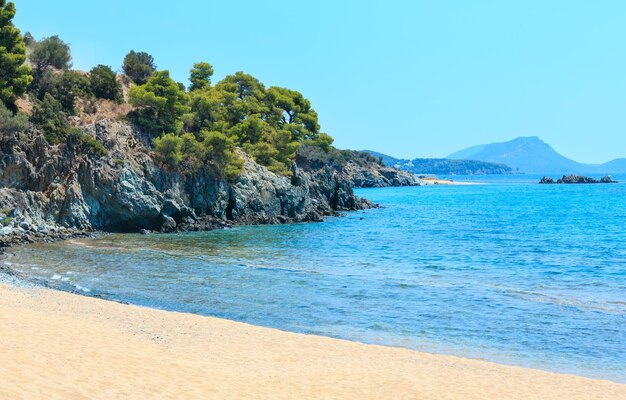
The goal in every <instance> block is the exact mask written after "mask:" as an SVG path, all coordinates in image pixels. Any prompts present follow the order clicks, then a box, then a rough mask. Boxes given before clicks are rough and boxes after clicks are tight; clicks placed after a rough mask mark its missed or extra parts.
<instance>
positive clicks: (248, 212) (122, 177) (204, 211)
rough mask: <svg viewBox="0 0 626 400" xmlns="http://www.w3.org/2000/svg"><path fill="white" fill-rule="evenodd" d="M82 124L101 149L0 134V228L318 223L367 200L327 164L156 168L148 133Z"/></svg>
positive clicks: (168, 228) (5, 231)
mask: <svg viewBox="0 0 626 400" xmlns="http://www.w3.org/2000/svg"><path fill="white" fill-rule="evenodd" d="M83 130H84V132H85V133H86V134H89V135H91V136H93V137H94V138H96V139H97V140H98V141H99V142H100V143H102V144H103V145H104V146H105V147H106V148H107V150H108V151H109V154H108V155H107V156H105V157H102V158H99V157H95V156H91V155H88V154H87V152H85V151H84V149H80V148H79V146H80V145H79V144H78V143H73V142H71V141H70V142H67V143H64V144H61V145H56V146H50V145H49V144H48V143H47V142H46V141H45V139H44V138H43V136H42V135H41V134H40V133H38V132H36V131H32V130H31V131H28V132H21V133H11V134H3V136H2V137H0V211H1V212H0V235H4V236H6V235H16V234H17V235H23V234H27V233H28V232H32V233H42V232H73V231H72V230H78V231H90V230H105V231H116V232H139V231H141V230H144V231H164V232H173V231H177V230H205V229H211V228H214V227H219V226H224V225H228V224H261V223H262V224H266V223H285V222H292V221H318V220H321V219H322V217H323V216H327V215H333V214H334V213H335V212H337V211H341V210H357V209H363V208H367V207H371V206H372V204H371V203H370V202H368V201H367V200H363V199H360V198H358V197H356V196H355V195H354V193H353V192H352V186H351V183H350V181H348V180H347V179H346V177H345V175H343V174H342V173H341V172H340V171H337V170H336V169H334V168H332V167H326V166H325V167H323V168H319V169H316V170H311V171H308V172H305V171H303V170H301V169H298V168H297V167H295V168H294V170H293V175H292V176H290V177H285V176H278V175H276V174H274V173H272V172H270V171H268V170H267V169H266V168H265V167H263V166H260V165H258V164H256V163H255V162H254V161H253V160H252V159H251V158H250V157H248V156H247V155H246V154H244V153H240V155H241V156H242V157H243V158H244V170H243V173H242V175H241V176H240V177H239V178H238V179H237V180H235V181H234V182H227V181H225V180H221V179H215V178H213V177H211V176H209V175H208V174H206V173H197V174H195V175H194V176H187V175H182V174H180V173H177V172H173V171H170V170H168V169H166V168H164V167H162V166H160V165H159V164H158V163H155V162H154V161H153V158H152V156H151V153H150V151H151V150H150V147H149V146H148V139H147V138H146V137H144V136H143V135H142V134H141V133H140V132H138V131H137V130H135V129H134V128H133V127H131V126H130V125H128V124H127V123H124V122H117V121H112V120H102V121H98V122H97V123H95V124H92V125H89V126H86V127H85V128H83ZM3 216H4V217H3Z"/></svg>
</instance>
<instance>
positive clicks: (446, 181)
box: [420, 177, 482, 186]
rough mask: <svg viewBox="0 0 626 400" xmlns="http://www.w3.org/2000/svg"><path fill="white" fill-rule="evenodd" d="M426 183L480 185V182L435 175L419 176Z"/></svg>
mask: <svg viewBox="0 0 626 400" xmlns="http://www.w3.org/2000/svg"><path fill="white" fill-rule="evenodd" d="M420 179H421V180H422V181H424V183H425V184H427V185H450V186H467V185H482V183H480V182H466V181H453V180H451V179H439V178H435V177H425V178H420Z"/></svg>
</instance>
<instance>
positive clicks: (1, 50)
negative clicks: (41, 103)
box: [0, 0, 32, 112]
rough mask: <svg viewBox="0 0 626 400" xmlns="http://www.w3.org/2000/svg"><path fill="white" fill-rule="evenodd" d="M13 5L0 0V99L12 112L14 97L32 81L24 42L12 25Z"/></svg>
mask: <svg viewBox="0 0 626 400" xmlns="http://www.w3.org/2000/svg"><path fill="white" fill-rule="evenodd" d="M14 16H15V5H14V4H13V3H12V2H8V3H7V2H6V0H0V101H2V102H3V103H4V104H5V105H6V106H7V107H8V108H9V109H11V110H12V111H13V112H15V111H17V108H16V106H15V101H16V99H17V98H18V97H19V96H21V95H23V94H24V93H25V92H26V88H27V87H28V85H29V84H30V82H31V81H32V76H31V74H30V68H29V67H28V66H26V65H24V61H26V44H25V43H24V38H23V37H22V35H21V34H20V30H19V29H17V28H16V27H15V26H13V17H14Z"/></svg>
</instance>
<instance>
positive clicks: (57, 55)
mask: <svg viewBox="0 0 626 400" xmlns="http://www.w3.org/2000/svg"><path fill="white" fill-rule="evenodd" d="M29 58H30V61H31V62H32V63H33V65H34V66H35V81H37V79H38V78H40V77H41V76H42V75H43V74H44V72H46V71H47V70H48V69H49V68H51V67H52V68H56V69H62V70H67V69H69V68H70V67H71V66H72V54H71V52H70V46H69V45H68V44H67V43H65V42H64V41H62V40H61V39H60V38H59V37H58V36H56V35H55V36H50V37H47V38H45V39H43V40H41V41H38V42H35V43H34V44H33V50H32V51H31V53H30V56H29Z"/></svg>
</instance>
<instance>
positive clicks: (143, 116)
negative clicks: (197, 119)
mask: <svg viewBox="0 0 626 400" xmlns="http://www.w3.org/2000/svg"><path fill="white" fill-rule="evenodd" d="M129 99H130V103H131V104H133V105H134V106H137V107H139V108H138V109H137V110H135V111H133V113H132V115H131V117H132V118H133V119H134V120H135V122H136V123H137V125H139V126H140V127H141V128H143V129H145V130H146V131H147V132H149V133H151V134H153V135H160V134H162V133H178V132H180V130H181V128H182V126H183V121H182V117H183V115H184V114H185V113H187V112H188V111H189V107H188V106H187V103H188V102H189V96H188V95H187V93H185V91H184V90H181V89H180V87H179V86H178V83H176V82H175V81H174V80H173V79H172V78H170V73H169V72H168V71H157V72H155V73H154V74H152V76H151V77H150V79H148V82H147V83H146V84H145V85H141V86H135V87H133V88H131V90H130V92H129Z"/></svg>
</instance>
